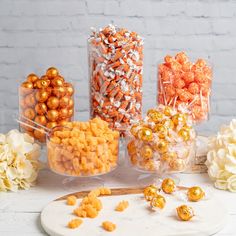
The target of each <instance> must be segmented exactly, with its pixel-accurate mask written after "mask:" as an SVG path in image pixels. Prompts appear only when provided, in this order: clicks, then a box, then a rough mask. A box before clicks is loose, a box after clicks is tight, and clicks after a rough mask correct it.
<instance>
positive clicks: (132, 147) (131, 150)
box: [127, 140, 137, 156]
mask: <svg viewBox="0 0 236 236" xmlns="http://www.w3.org/2000/svg"><path fill="white" fill-rule="evenodd" d="M127 151H128V154H129V155H130V156H132V155H135V154H136V152H137V150H136V146H135V141H134V140H132V141H130V142H129V143H128V145H127Z"/></svg>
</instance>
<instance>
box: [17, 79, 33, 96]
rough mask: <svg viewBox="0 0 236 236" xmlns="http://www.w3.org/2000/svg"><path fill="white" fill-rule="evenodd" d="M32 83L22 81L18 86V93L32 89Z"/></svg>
mask: <svg viewBox="0 0 236 236" xmlns="http://www.w3.org/2000/svg"><path fill="white" fill-rule="evenodd" d="M33 88H34V86H33V84H32V83H31V82H23V83H22V84H21V88H20V95H23V96H24V95H27V94H30V93H31V92H32V91H33Z"/></svg>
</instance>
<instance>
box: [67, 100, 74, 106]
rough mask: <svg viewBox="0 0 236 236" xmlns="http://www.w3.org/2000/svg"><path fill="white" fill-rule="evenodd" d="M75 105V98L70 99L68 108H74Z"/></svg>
mask: <svg viewBox="0 0 236 236" xmlns="http://www.w3.org/2000/svg"><path fill="white" fill-rule="evenodd" d="M73 107H74V101H73V99H70V101H69V104H68V108H73Z"/></svg>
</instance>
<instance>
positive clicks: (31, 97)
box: [25, 94, 36, 107]
mask: <svg viewBox="0 0 236 236" xmlns="http://www.w3.org/2000/svg"><path fill="white" fill-rule="evenodd" d="M35 103H36V100H35V97H34V95H33V94H29V95H27V96H26V97H25V104H26V106H27V107H33V106H34V105H35Z"/></svg>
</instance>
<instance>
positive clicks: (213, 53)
mask: <svg viewBox="0 0 236 236" xmlns="http://www.w3.org/2000/svg"><path fill="white" fill-rule="evenodd" d="M111 22H112V23H115V24H117V25H120V26H124V27H127V28H129V29H132V30H135V31H137V32H138V33H139V34H140V35H142V36H143V37H144V38H145V68H144V108H145V110H146V109H147V108H148V107H151V106H154V105H155V100H156V65H157V62H158V61H159V60H160V59H161V58H162V57H163V56H164V55H166V54H167V53H172V54H174V53H175V52H177V51H180V50H185V51H186V52H187V53H188V54H189V55H191V56H193V57H205V58H209V60H210V61H212V63H213V65H214V72H215V73H214V85H213V96H212V116H211V119H210V121H209V122H208V123H206V124H204V125H202V127H201V129H202V130H204V131H207V132H214V130H216V129H217V128H218V127H219V125H220V124H221V123H223V122H226V121H229V120H230V119H231V118H232V117H233V116H236V79H235V78H234V77H235V73H236V60H235V57H236V1H233V0H231V1H228V0H205V1H203V0H191V1H189V0H182V1H179V0H166V1H164V0H163V1H160V0H0V81H1V84H0V109H1V113H0V123H1V127H0V130H2V131H6V130H7V129H9V128H12V127H16V123H14V121H13V118H12V117H13V115H12V114H13V113H14V112H16V111H17V107H18V99H17V87H18V85H19V83H20V82H21V81H23V80H24V79H25V77H26V75H27V74H29V73H30V72H36V73H39V74H42V72H44V71H45V70H46V68H47V67H49V66H52V65H54V66H56V67H58V68H59V69H60V71H61V73H62V74H63V75H64V76H65V78H67V79H68V80H72V81H74V82H75V86H76V103H77V119H85V118H86V117H88V115H87V114H88V113H87V111H88V82H87V81H88V75H87V50H86V38H87V36H88V34H89V29H90V27H91V26H95V27H103V26H104V25H106V24H108V23H111Z"/></svg>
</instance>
